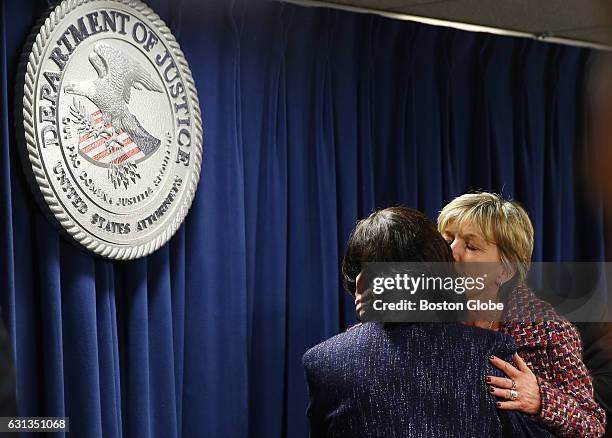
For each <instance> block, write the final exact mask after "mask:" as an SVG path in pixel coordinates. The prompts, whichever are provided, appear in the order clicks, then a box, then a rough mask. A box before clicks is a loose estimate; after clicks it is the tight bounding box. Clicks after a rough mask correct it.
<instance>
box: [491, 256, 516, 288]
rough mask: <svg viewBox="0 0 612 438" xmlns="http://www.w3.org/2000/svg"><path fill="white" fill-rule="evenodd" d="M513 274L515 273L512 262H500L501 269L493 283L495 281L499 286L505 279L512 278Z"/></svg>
mask: <svg viewBox="0 0 612 438" xmlns="http://www.w3.org/2000/svg"><path fill="white" fill-rule="evenodd" d="M515 275H516V266H515V265H514V264H510V263H503V262H502V265H501V271H500V273H499V274H498V276H497V278H496V279H495V283H497V285H498V286H501V285H502V284H504V283H506V282H507V281H510V279H512V277H514V276H515Z"/></svg>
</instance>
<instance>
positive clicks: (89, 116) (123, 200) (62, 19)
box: [17, 0, 202, 259]
mask: <svg viewBox="0 0 612 438" xmlns="http://www.w3.org/2000/svg"><path fill="white" fill-rule="evenodd" d="M43 19H44V21H41V23H40V25H39V26H38V27H37V28H36V29H35V32H34V33H33V34H32V37H31V38H30V40H29V42H28V44H27V45H26V49H25V50H24V58H23V60H22V61H23V62H22V65H21V67H22V69H21V74H20V80H21V83H20V84H19V90H18V92H19V93H22V94H20V95H19V96H18V99H19V102H18V105H19V108H18V113H22V117H18V122H17V123H18V127H17V132H18V135H19V134H21V135H23V137H24V138H23V140H24V142H23V147H22V148H21V155H22V158H23V163H24V167H25V168H26V173H27V175H28V177H29V179H30V182H31V183H32V186H33V188H34V192H35V194H36V196H37V198H38V200H39V201H40V202H41V204H42V206H43V209H44V210H45V212H46V213H49V216H50V217H51V218H52V220H54V221H55V222H56V223H57V224H58V225H60V229H61V230H62V231H63V232H64V234H66V235H68V236H70V238H72V239H74V240H75V241H76V242H78V243H79V244H80V245H82V246H84V247H85V248H87V249H88V250H90V251H92V252H94V253H96V254H98V255H100V256H103V257H107V258H112V259H134V258H138V257H142V256H145V255H147V254H150V253H151V252H153V251H155V250H157V249H158V248H160V247H161V246H162V245H164V244H165V243H166V242H167V241H168V240H169V239H170V238H171V237H172V235H173V234H174V233H175V232H176V230H177V229H178V228H179V226H180V225H181V223H182V221H183V220H184V219H185V216H186V214H187V212H188V210H189V207H190V206H191V202H192V200H193V197H194V195H195V191H196V188H197V185H198V180H199V177H200V166H201V162H202V121H201V116H200V108H199V102H198V97H197V93H196V89H195V85H194V81H193V78H192V76H191V72H190V70H189V67H188V65H187V61H186V60H185V58H184V56H183V53H182V52H181V49H180V47H179V45H178V43H177V42H176V40H175V38H174V37H173V36H172V34H171V33H170V30H169V29H168V27H166V25H165V24H164V23H163V21H162V20H161V19H160V18H159V17H158V16H157V15H156V14H155V13H154V12H153V11H152V10H151V9H150V8H149V7H147V6H146V5H145V4H144V3H141V2H140V1H135V0H65V1H63V2H62V3H61V4H60V5H59V6H57V7H56V8H55V9H53V10H52V11H51V12H50V13H49V14H48V16H46V17H45V18H43ZM20 115H21V114H20Z"/></svg>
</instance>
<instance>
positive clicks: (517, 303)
mask: <svg viewBox="0 0 612 438" xmlns="http://www.w3.org/2000/svg"><path fill="white" fill-rule="evenodd" d="M504 319H505V321H504V323H503V324H502V327H501V328H500V331H501V332H504V333H508V334H509V335H511V336H512V337H513V338H514V339H515V341H516V343H517V345H518V348H519V349H518V353H519V355H520V356H521V357H522V358H523V360H525V362H526V363H527V365H529V367H530V368H531V369H532V371H533V372H534V374H535V375H536V376H537V378H538V383H539V384H540V395H541V398H542V407H541V411H540V414H539V415H538V416H536V417H535V418H536V419H537V421H539V422H540V423H542V424H544V425H545V426H547V427H548V428H549V429H551V430H553V431H554V432H555V433H556V434H557V435H559V436H561V437H600V436H602V435H603V434H604V433H605V424H606V414H605V411H604V410H603V409H602V408H601V407H600V406H599V405H598V404H597V403H596V402H595V399H594V397H593V384H592V381H591V377H590V375H589V372H588V370H587V368H586V366H585V365H584V363H583V362H582V343H581V340H580V335H579V333H578V330H577V329H576V328H575V327H574V326H573V325H572V324H571V323H570V322H568V321H566V320H565V319H563V318H562V317H561V316H559V315H558V314H557V313H556V312H555V310H554V309H553V308H552V306H551V305H550V304H548V303H546V302H545V301H542V300H540V299H538V298H537V297H536V296H535V295H534V294H533V292H531V290H529V289H528V288H526V287H518V288H517V289H515V290H514V292H513V293H512V295H511V297H510V299H509V300H508V303H507V305H506V314H505V318H504Z"/></svg>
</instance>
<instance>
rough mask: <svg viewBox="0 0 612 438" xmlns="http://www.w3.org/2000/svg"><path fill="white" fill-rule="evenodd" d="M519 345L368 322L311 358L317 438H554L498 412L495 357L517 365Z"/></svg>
mask: <svg viewBox="0 0 612 438" xmlns="http://www.w3.org/2000/svg"><path fill="white" fill-rule="evenodd" d="M515 351H516V345H515V344H514V340H513V339H512V338H511V337H510V336H507V335H503V334H500V333H497V332H495V331H491V330H482V329H479V328H474V327H467V326H464V325H462V324H383V323H375V322H370V323H364V324H361V325H359V326H357V327H355V328H353V329H350V330H348V331H347V332H345V333H341V334H339V335H337V336H334V337H333V338H331V339H328V340H327V341H325V342H323V343H321V344H319V345H317V346H315V347H313V348H311V349H310V350H308V351H307V352H306V354H305V355H304V357H303V363H304V368H305V370H306V380H307V382H308V389H309V394H310V403H309V405H308V411H307V415H308V418H309V420H310V426H311V436H312V437H316V438H319V437H335V438H344V437H346V438H360V437H368V438H369V437H385V438H392V437H398V438H399V437H410V438H421V437H423V438H425V437H427V438H431V437H462V438H463V437H479V438H484V437H487V438H488V437H501V436H510V437H514V436H517V437H519V436H527V437H543V436H553V435H552V434H549V433H548V432H547V431H546V430H544V429H543V428H540V426H538V425H536V424H535V423H533V422H532V421H531V420H530V419H529V418H528V416H526V415H523V414H519V413H517V412H508V411H498V410H497V408H496V407H495V401H496V398H495V397H494V396H492V395H491V394H489V393H488V392H487V385H486V382H485V376H486V375H501V374H500V373H499V372H498V371H497V370H496V369H495V368H494V367H493V366H492V365H491V364H490V363H489V360H488V358H489V356H490V355H496V356H498V357H501V358H503V359H505V360H510V359H511V356H512V354H513V353H514V352H515Z"/></svg>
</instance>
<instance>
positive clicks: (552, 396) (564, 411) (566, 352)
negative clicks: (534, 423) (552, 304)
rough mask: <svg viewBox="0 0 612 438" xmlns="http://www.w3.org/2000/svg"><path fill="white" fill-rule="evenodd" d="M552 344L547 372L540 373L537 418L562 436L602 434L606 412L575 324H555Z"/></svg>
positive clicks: (596, 435) (597, 435) (595, 435)
mask: <svg viewBox="0 0 612 438" xmlns="http://www.w3.org/2000/svg"><path fill="white" fill-rule="evenodd" d="M554 336H555V337H558V339H560V340H562V341H560V342H558V343H557V342H555V343H553V344H552V345H549V349H548V355H549V358H548V363H549V364H551V365H552V366H551V367H550V368H549V369H548V370H547V373H546V374H545V376H544V377H543V376H538V383H539V385H540V396H541V402H542V403H541V410H540V414H539V416H538V420H539V421H541V422H542V423H544V424H545V425H547V426H548V427H550V428H551V429H553V430H555V432H556V433H557V434H558V435H559V436H561V437H589V438H590V437H601V436H603V434H604V433H605V425H606V414H605V411H604V410H603V409H602V408H601V407H600V406H599V405H598V404H597V402H595V399H594V396H593V383H592V381H591V377H590V376H589V372H588V370H587V368H586V366H585V365H584V363H583V361H582V345H581V341H580V335H579V334H578V331H577V330H576V328H575V327H574V326H573V325H571V324H570V323H567V322H562V323H556V324H555V334H554Z"/></svg>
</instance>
